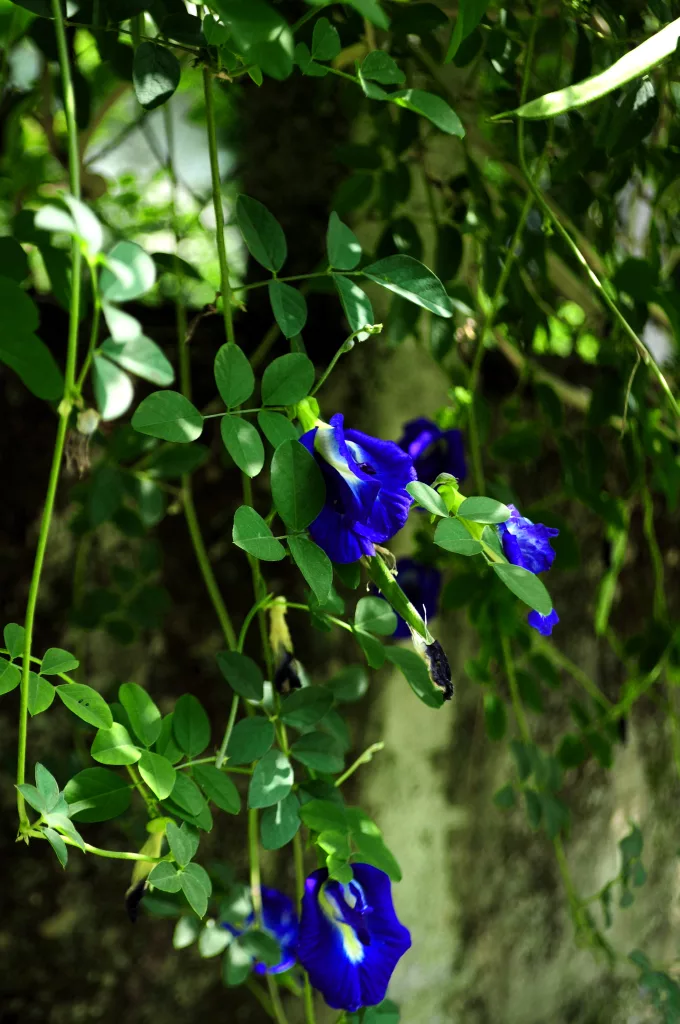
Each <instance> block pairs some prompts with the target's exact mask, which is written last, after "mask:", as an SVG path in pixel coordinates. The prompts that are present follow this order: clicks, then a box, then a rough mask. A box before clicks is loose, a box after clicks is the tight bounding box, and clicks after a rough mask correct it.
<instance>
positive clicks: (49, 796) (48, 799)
mask: <svg viewBox="0 0 680 1024" xmlns="http://www.w3.org/2000/svg"><path fill="white" fill-rule="evenodd" d="M35 785H36V788H37V790H38V792H39V793H41V795H42V797H43V799H44V801H45V807H46V809H47V810H48V811H52V810H54V808H55V807H56V805H57V803H58V801H59V783H58V782H57V780H56V779H55V777H54V775H53V774H52V772H50V771H48V769H47V768H45V766H44V765H42V764H40V762H39V761H38V762H37V763H36V766H35Z"/></svg>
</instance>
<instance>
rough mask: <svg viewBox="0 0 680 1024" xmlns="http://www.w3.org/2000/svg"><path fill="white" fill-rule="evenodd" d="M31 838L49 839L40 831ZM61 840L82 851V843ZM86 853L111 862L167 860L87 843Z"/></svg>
mask: <svg viewBox="0 0 680 1024" xmlns="http://www.w3.org/2000/svg"><path fill="white" fill-rule="evenodd" d="M31 836H32V838H34V839H46V838H47V837H46V836H45V835H44V834H43V833H42V832H41V831H40V830H39V829H35V830H33V831H32V832H31ZM61 838H62V839H63V840H64V842H65V843H66V845H67V846H74V847H75V848H76V849H77V850H82V846H81V845H80V843H77V842H76V841H75V839H69V837H68V836H64V835H62V836H61ZM84 846H85V853H92V854H94V856H95V857H106V858H107V859H109V860H146V861H150V862H153V863H154V864H158V863H159V862H160V861H162V860H165V857H149V855H148V854H146V853H128V852H127V851H124V850H103V849H102V848H101V847H100V846H91V845H90V844H89V843H85V844H84Z"/></svg>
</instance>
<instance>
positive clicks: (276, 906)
mask: <svg viewBox="0 0 680 1024" xmlns="http://www.w3.org/2000/svg"><path fill="white" fill-rule="evenodd" d="M260 891H261V893H262V930H263V931H265V932H268V933H269V935H271V936H273V938H275V939H276V941H277V942H278V944H279V946H280V947H281V959H280V961H279V962H278V964H275V965H274V966H273V967H268V966H267V965H266V964H263V963H260V962H258V961H256V962H255V964H254V965H253V970H254V971H255V973H256V974H282V973H283V971H287V970H289V969H290V968H291V967H292V966H293V964H294V963H295V946H296V945H297V941H298V933H299V929H300V925H299V922H298V917H297V914H296V912H295V906H294V905H293V901H292V900H291V899H290V898H289V897H288V896H286V895H285V893H282V892H279V890H278V889H268V888H266V887H265V886H263V887H262V889H261V890H260ZM254 925H255V914H253V913H250V914H249V915H248V917H247V918H246V919H245V921H244V922H243V924H242V926H241V927H237V926H236V925H232V924H224V925H223V926H222V927H223V928H226V929H227V931H230V932H231V934H232V935H236V936H238V935H243V933H244V932H247V931H249V930H250V929H251V928H253V927H254Z"/></svg>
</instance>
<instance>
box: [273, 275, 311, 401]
mask: <svg viewBox="0 0 680 1024" xmlns="http://www.w3.org/2000/svg"><path fill="white" fill-rule="evenodd" d="M268 288H269V301H270V302H271V305H272V312H273V314H274V319H275V320H276V322H277V324H278V325H279V327H280V328H281V333H282V334H283V336H284V337H285V338H294V337H295V335H296V334H300V332H301V331H302V328H303V327H304V326H305V324H306V323H307V303H306V301H305V297H304V295H303V294H302V292H299V291H298V290H297V288H293V287H292V286H291V285H289V284H285V283H284V282H283V281H270V282H269V285H268ZM284 358H285V357H284ZM305 358H306V357H305ZM305 394H306V392H305ZM303 397H304V395H303ZM269 404H270V405H273V404H274V403H273V402H270V403H269ZM277 404H279V403H277ZM280 404H282V405H283V404H290V403H283V402H282V403H280Z"/></svg>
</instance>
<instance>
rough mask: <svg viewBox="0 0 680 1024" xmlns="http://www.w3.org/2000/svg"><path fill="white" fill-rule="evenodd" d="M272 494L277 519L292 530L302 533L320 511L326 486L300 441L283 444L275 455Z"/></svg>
mask: <svg viewBox="0 0 680 1024" xmlns="http://www.w3.org/2000/svg"><path fill="white" fill-rule="evenodd" d="M271 491H272V498H273V501H274V506H275V508H276V511H277V512H278V514H279V516H280V517H281V519H282V520H283V522H284V523H285V524H286V526H287V527H289V528H290V529H291V530H304V529H306V527H308V526H309V524H310V523H312V522H314V520H315V519H316V517H317V516H318V515H319V513H320V512H321V509H322V508H323V504H324V500H325V497H326V485H325V483H324V479H323V476H322V474H321V470H320V469H319V467H318V466H317V464H316V460H315V459H314V456H313V455H311V454H310V453H309V452H308V451H307V449H306V448H305V447H304V446H303V445H301V444H300V442H299V441H284V442H283V444H280V445H279V447H278V448H277V449H276V451H275V452H274V457H273V458H272V468H271Z"/></svg>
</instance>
